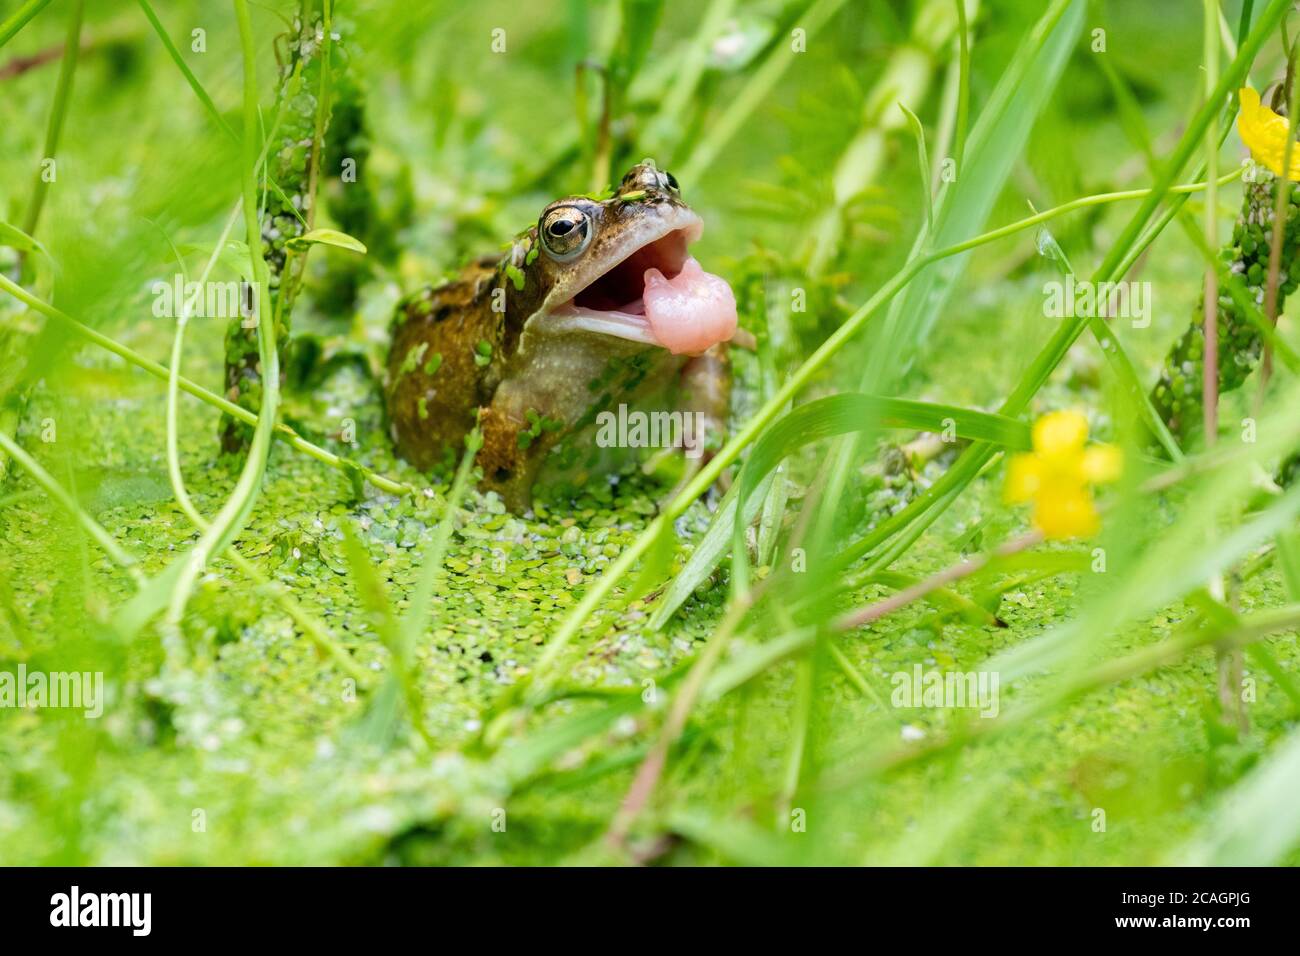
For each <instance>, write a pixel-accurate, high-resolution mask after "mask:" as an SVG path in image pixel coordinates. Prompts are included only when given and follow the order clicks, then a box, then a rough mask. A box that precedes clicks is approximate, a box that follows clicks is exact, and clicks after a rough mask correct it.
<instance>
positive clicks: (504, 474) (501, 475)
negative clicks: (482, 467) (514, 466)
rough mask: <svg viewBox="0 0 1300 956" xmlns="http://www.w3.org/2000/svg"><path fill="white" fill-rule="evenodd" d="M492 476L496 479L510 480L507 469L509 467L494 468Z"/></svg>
mask: <svg viewBox="0 0 1300 956" xmlns="http://www.w3.org/2000/svg"><path fill="white" fill-rule="evenodd" d="M492 477H493V478H494V479H496V480H497V481H509V480H510V469H509V468H498V469H497V470H496V474H494V475H493V476H492Z"/></svg>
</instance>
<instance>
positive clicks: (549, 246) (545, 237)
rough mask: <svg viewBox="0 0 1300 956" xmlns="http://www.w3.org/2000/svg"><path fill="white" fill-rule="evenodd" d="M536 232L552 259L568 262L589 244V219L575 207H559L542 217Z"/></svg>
mask: <svg viewBox="0 0 1300 956" xmlns="http://www.w3.org/2000/svg"><path fill="white" fill-rule="evenodd" d="M537 232H538V235H540V236H541V237H542V248H544V249H545V250H546V252H547V254H548V255H549V256H550V257H551V258H552V259H554V260H556V261H557V262H568V261H569V260H570V259H574V258H576V257H577V256H579V255H581V254H582V252H583V251H584V250H585V249H586V248H587V246H588V245H589V244H590V243H591V218H590V217H589V216H588V215H587V214H586V213H585V212H583V211H582V210H581V209H578V208H577V207H576V206H560V207H558V208H556V209H552V210H550V211H549V212H547V213H546V214H545V215H544V216H542V221H541V222H540V223H539V224H538V227H537Z"/></svg>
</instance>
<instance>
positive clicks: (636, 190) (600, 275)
mask: <svg viewBox="0 0 1300 956" xmlns="http://www.w3.org/2000/svg"><path fill="white" fill-rule="evenodd" d="M702 229H703V223H702V221H701V220H700V217H699V216H698V215H696V214H695V213H694V212H692V211H691V209H690V207H689V206H687V205H686V203H684V202H683V201H682V198H681V192H680V189H679V187H678V184H677V181H676V179H674V178H673V176H672V174H671V173H668V172H664V171H661V170H659V169H656V168H655V165H654V163H653V162H651V161H650V160H646V161H644V162H642V163H640V164H638V165H636V166H634V167H632V169H631V170H630V171H629V172H628V173H627V175H626V176H624V177H623V180H622V182H621V184H620V185H619V188H618V190H617V191H616V192H615V193H614V195H613V196H611V197H610V198H608V199H605V200H595V199H590V198H586V197H582V196H570V197H568V198H565V199H560V200H557V201H556V202H553V203H551V204H550V205H549V206H547V207H546V208H545V209H544V210H542V214H541V217H540V218H539V219H538V221H537V224H536V225H535V226H533V227H531V228H529V229H528V231H527V232H525V233H523V234H522V235H520V236H519V237H518V238H517V239H516V241H515V242H514V244H513V245H512V246H511V247H510V249H509V251H508V252H506V253H505V255H504V256H502V257H500V258H484V259H479V260H477V261H475V262H473V263H471V264H470V265H469V266H467V267H466V268H465V269H464V271H463V272H462V273H461V275H460V276H459V277H457V278H456V279H455V280H453V281H451V282H448V283H446V284H444V285H441V286H438V287H436V288H433V287H430V288H426V289H423V290H421V291H420V292H417V293H415V294H414V295H412V296H409V297H408V298H407V299H405V300H404V301H403V302H402V303H401V305H400V306H399V307H398V311H397V314H396V316H395V318H394V323H393V330H392V345H391V347H390V351H389V358H388V370H387V375H386V380H385V388H384V392H385V404H386V408H387V413H388V420H389V427H390V430H391V433H392V437H393V440H394V442H395V443H396V446H397V450H398V452H399V453H400V454H401V455H402V456H403V457H405V458H406V459H407V460H409V461H411V462H412V463H413V464H415V465H416V466H417V467H419V468H421V469H428V468H429V467H430V466H432V465H434V464H436V463H439V462H443V461H448V460H451V459H452V458H454V457H455V456H458V455H459V454H460V452H461V450H462V448H463V447H464V445H463V442H464V439H465V436H466V435H467V434H468V433H469V431H470V430H471V429H472V428H473V427H474V425H475V423H476V422H477V423H478V425H479V426H480V427H481V429H482V433H483V446H482V448H481V449H480V450H479V452H478V456H477V462H476V463H477V464H478V465H479V466H480V468H481V469H482V474H483V479H482V486H483V487H484V489H485V490H487V489H491V490H495V491H497V492H498V493H499V494H500V495H501V497H502V498H503V500H504V501H505V503H506V506H507V507H509V508H510V509H511V510H513V511H523V510H526V509H527V508H528V507H529V506H530V505H531V502H532V488H533V484H534V482H535V481H536V480H537V478H538V475H539V473H540V472H541V471H542V468H543V464H544V462H546V460H547V458H548V456H549V455H551V453H552V452H553V451H557V446H559V449H560V450H563V451H565V452H569V453H571V452H573V451H574V449H575V445H577V446H582V447H583V448H586V447H589V446H590V445H592V444H594V441H593V440H592V438H591V437H590V433H591V432H593V431H594V430H595V422H596V420H597V419H598V418H601V416H602V413H604V412H610V414H612V413H613V412H612V410H613V409H615V408H616V407H618V406H620V405H625V406H626V405H633V404H636V405H647V404H648V407H655V406H654V404H653V403H654V402H656V401H658V402H664V401H665V398H669V399H672V400H673V401H672V404H673V405H674V406H675V407H676V408H677V409H678V410H679V411H682V412H686V413H694V414H692V415H691V420H693V421H696V422H699V423H700V424H702V425H703V426H704V428H705V430H706V432H707V434H708V439H707V440H706V441H707V444H709V445H716V442H717V441H718V439H719V437H720V435H721V433H722V429H723V428H724V425H725V422H726V417H727V410H728V405H729V401H730V392H731V384H730V382H731V375H730V365H729V361H728V357H727V345H726V343H727V341H728V340H730V339H731V337H732V335H733V334H734V333H735V331H736V304H735V299H734V297H733V296H732V293H731V289H730V287H729V286H728V285H727V283H726V282H725V281H724V280H722V279H720V278H718V277H717V276H713V275H710V274H709V273H706V272H704V271H703V270H702V269H701V268H700V266H699V263H698V262H696V261H695V259H693V258H692V257H691V256H690V255H689V253H688V251H687V248H688V245H689V243H691V242H693V241H694V240H696V239H698V238H699V236H700V233H701V231H702ZM658 407H659V408H662V407H663V405H662V404H661V405H659V406H658ZM624 411H625V408H620V409H619V412H620V414H621V413H623V412H624ZM606 420H608V417H606ZM695 440H696V441H697V442H698V441H699V440H700V439H699V438H698V437H697V438H696V439H695ZM565 446H568V447H567V448H565ZM557 457H559V456H557ZM569 457H570V458H572V455H570V456H569ZM570 464H571V462H570ZM578 473H579V475H582V474H584V473H583V472H582V470H581V469H579V472H578Z"/></svg>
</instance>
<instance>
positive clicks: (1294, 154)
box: [1237, 87, 1300, 180]
mask: <svg viewBox="0 0 1300 956" xmlns="http://www.w3.org/2000/svg"><path fill="white" fill-rule="evenodd" d="M1237 95H1238V97H1239V98H1240V100H1241V112H1240V113H1238V114H1237V134H1238V135H1239V136H1240V137H1241V141H1242V142H1243V143H1245V144H1246V148H1247V149H1249V150H1250V155H1251V156H1252V157H1253V158H1254V160H1255V162H1257V163H1261V164H1263V165H1264V166H1266V167H1267V168H1268V169H1269V170H1270V171H1271V172H1272V173H1273V175H1274V176H1281V175H1282V160H1283V159H1284V158H1285V157H1286V140H1287V133H1288V132H1289V129H1288V126H1287V121H1286V118H1285V117H1282V116H1279V115H1278V114H1277V113H1274V112H1273V111H1272V110H1271V109H1269V108H1268V107H1267V106H1265V105H1264V104H1263V103H1261V102H1260V101H1259V94H1258V93H1257V92H1255V91H1254V90H1252V89H1250V88H1249V87H1245V88H1243V89H1241V90H1238V91H1237ZM1287 178H1288V179H1291V180H1300V146H1296V147H1293V148H1292V150H1291V175H1290V176H1288V177H1287Z"/></svg>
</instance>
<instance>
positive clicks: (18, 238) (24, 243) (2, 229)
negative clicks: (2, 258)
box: [0, 221, 49, 256]
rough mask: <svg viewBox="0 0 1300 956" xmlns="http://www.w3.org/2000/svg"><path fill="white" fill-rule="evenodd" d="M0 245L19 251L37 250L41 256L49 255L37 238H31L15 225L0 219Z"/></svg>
mask: <svg viewBox="0 0 1300 956" xmlns="http://www.w3.org/2000/svg"><path fill="white" fill-rule="evenodd" d="M0 246H8V247H9V248H10V249H17V250H18V251H19V252H39V253H40V254H41V255H43V256H49V253H48V252H47V251H46V250H45V247H44V246H43V245H41V244H40V242H39V241H38V240H36V239H33V238H32V237H31V236H29V235H27V233H25V232H23V231H22V230H21V229H19V228H18V227H17V226H11V225H9V223H7V222H3V221H0Z"/></svg>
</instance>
